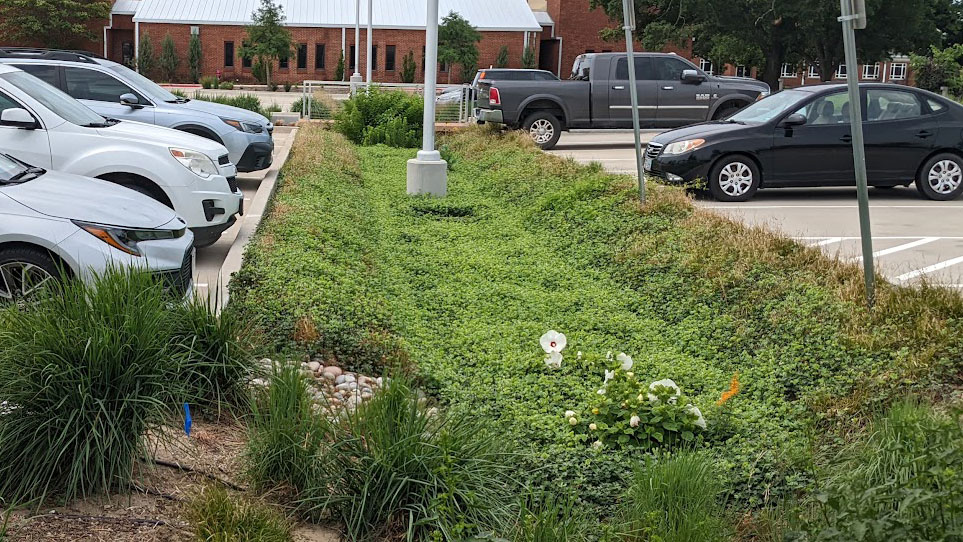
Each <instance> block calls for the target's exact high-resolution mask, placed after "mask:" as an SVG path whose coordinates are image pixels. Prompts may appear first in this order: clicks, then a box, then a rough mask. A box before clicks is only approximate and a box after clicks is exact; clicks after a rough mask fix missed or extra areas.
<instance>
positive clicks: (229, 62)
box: [224, 41, 234, 68]
mask: <svg viewBox="0 0 963 542" xmlns="http://www.w3.org/2000/svg"><path fill="white" fill-rule="evenodd" d="M224 67H225V68H233V67H234V42H233V41H225V42H224Z"/></svg>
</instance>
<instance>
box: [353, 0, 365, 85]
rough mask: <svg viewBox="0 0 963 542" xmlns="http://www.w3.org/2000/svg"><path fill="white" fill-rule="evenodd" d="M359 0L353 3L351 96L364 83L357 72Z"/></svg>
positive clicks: (359, 34)
mask: <svg viewBox="0 0 963 542" xmlns="http://www.w3.org/2000/svg"><path fill="white" fill-rule="evenodd" d="M360 56H361V0H355V3H354V73H352V74H351V94H354V93H355V92H356V91H357V90H358V86H359V85H361V83H362V82H363V81H364V78H362V77H361V74H360V73H359V72H358V70H359V69H360V68H361V62H360V60H361V59H360Z"/></svg>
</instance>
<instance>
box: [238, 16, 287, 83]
mask: <svg viewBox="0 0 963 542" xmlns="http://www.w3.org/2000/svg"><path fill="white" fill-rule="evenodd" d="M284 19H285V17H284V10H283V9H282V8H281V6H280V5H278V4H275V3H274V0H261V7H259V8H258V9H257V10H256V11H255V12H254V13H253V14H251V24H250V25H249V26H248V27H247V43H245V44H244V45H242V46H241V56H243V57H244V58H248V59H250V58H258V59H259V60H261V62H262V63H263V64H264V81H265V82H266V83H267V84H268V86H270V85H271V65H272V64H273V62H275V61H277V60H280V59H282V58H286V57H288V56H289V55H290V54H291V33H290V32H289V31H288V29H287V28H284Z"/></svg>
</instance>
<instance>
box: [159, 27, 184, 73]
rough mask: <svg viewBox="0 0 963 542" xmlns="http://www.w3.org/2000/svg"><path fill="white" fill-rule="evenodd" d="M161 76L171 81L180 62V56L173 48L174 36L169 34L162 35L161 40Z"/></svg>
mask: <svg viewBox="0 0 963 542" xmlns="http://www.w3.org/2000/svg"><path fill="white" fill-rule="evenodd" d="M158 63H159V64H160V70H161V76H162V77H163V79H164V81H166V82H168V83H171V82H173V81H174V79H175V78H176V77H177V67H178V66H180V64H181V59H180V57H178V56H177V49H175V48H174V38H172V37H171V35H170V34H167V35H166V36H164V41H163V42H161V55H160V60H159V61H158Z"/></svg>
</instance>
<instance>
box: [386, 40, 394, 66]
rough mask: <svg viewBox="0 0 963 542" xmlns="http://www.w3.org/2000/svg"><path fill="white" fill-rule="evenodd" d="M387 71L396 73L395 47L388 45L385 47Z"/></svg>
mask: <svg viewBox="0 0 963 542" xmlns="http://www.w3.org/2000/svg"><path fill="white" fill-rule="evenodd" d="M385 71H387V72H393V71H395V46H394V45H388V46H386V47H385Z"/></svg>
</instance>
